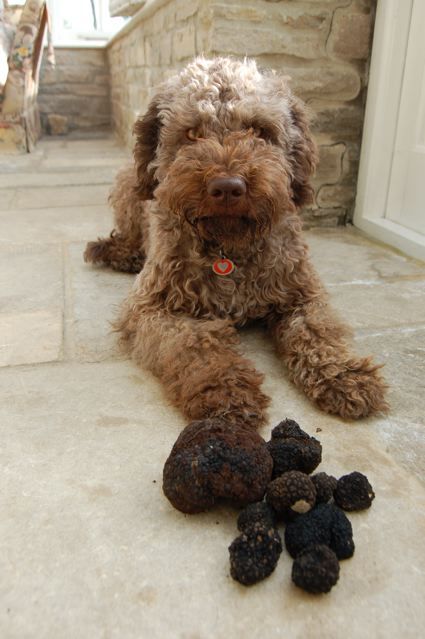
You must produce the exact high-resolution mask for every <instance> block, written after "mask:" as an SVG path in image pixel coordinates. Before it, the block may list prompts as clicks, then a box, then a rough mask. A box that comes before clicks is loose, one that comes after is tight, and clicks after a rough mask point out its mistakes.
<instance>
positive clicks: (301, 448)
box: [267, 419, 322, 478]
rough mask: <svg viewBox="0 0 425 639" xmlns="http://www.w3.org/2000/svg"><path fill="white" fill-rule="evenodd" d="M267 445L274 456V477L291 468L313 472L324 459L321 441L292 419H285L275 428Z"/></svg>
mask: <svg viewBox="0 0 425 639" xmlns="http://www.w3.org/2000/svg"><path fill="white" fill-rule="evenodd" d="M267 447H268V449H269V452H270V454H271V456H272V457H273V478H275V477H279V475H282V474H283V473H286V472H287V471H289V470H299V471H301V472H303V473H307V474H309V473H312V472H313V470H314V469H315V468H316V467H317V466H318V465H319V464H320V462H321V460H322V445H321V444H320V442H319V441H318V440H317V439H315V438H314V437H310V435H308V434H307V433H305V432H304V431H303V430H301V428H300V427H299V425H298V424H297V422H294V421H293V420H292V419H285V420H284V421H283V422H281V423H280V424H278V425H277V426H275V428H273V430H272V434H271V440H270V441H269V442H267Z"/></svg>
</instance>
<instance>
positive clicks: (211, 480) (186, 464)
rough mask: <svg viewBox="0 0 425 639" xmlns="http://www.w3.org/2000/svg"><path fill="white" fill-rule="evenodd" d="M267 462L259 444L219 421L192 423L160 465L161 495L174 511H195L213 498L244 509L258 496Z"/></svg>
mask: <svg viewBox="0 0 425 639" xmlns="http://www.w3.org/2000/svg"><path fill="white" fill-rule="evenodd" d="M272 466H273V460H272V458H271V457H270V454H269V452H268V450H267V446H266V443H265V441H264V440H263V439H262V438H261V437H260V435H258V433H256V432H255V431H254V430H252V429H250V428H248V427H246V426H242V425H240V426H235V425H232V424H229V423H227V422H225V421H224V420H222V419H218V418H215V419H205V420H199V421H195V422H192V423H191V424H189V425H188V426H186V428H185V429H184V430H183V432H182V433H181V434H180V436H179V438H178V439H177V441H176V443H175V444H174V446H173V449H172V451H171V453H170V455H169V457H168V459H167V461H166V462H165V465H164V472H163V491H164V494H165V495H166V497H167V498H168V499H169V500H170V502H171V503H172V504H173V506H174V507H175V508H177V509H178V510H181V511H182V512H184V513H197V512H202V511H204V510H207V509H208V508H211V507H212V506H213V505H214V503H215V502H216V500H217V499H218V498H224V499H227V500H230V501H232V502H234V503H236V504H238V505H243V506H245V505H246V504H249V503H251V502H255V501H259V500H261V499H262V498H263V496H264V493H265V491H266V488H267V484H268V483H269V481H270V479H271V474H272Z"/></svg>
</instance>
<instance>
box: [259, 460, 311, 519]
mask: <svg viewBox="0 0 425 639" xmlns="http://www.w3.org/2000/svg"><path fill="white" fill-rule="evenodd" d="M266 501H267V503H269V504H270V506H272V508H274V510H275V511H276V512H277V514H278V515H281V516H282V517H283V518H284V519H285V518H286V517H287V516H288V515H290V514H291V513H292V514H299V513H306V512H308V511H309V510H310V509H311V508H313V506H314V505H315V503H316V489H315V487H314V484H313V482H312V481H311V479H310V477H309V476H308V475H306V474H305V473H300V471H298V470H290V471H288V472H287V473H283V475H281V476H280V477H277V478H276V479H274V480H273V481H272V482H270V484H269V485H268V486H267V491H266Z"/></svg>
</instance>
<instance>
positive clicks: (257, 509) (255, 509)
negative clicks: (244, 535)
mask: <svg viewBox="0 0 425 639" xmlns="http://www.w3.org/2000/svg"><path fill="white" fill-rule="evenodd" d="M255 524H261V525H262V526H265V527H266V528H274V526H275V525H276V513H275V512H274V510H273V508H271V507H270V506H269V504H267V503H266V502H265V501H260V502H257V503H256V504H248V506H246V507H245V508H244V509H243V510H242V512H241V513H240V514H239V517H238V529H239V530H240V531H241V532H245V531H246V530H248V529H249V528H251V527H252V526H254V525H255Z"/></svg>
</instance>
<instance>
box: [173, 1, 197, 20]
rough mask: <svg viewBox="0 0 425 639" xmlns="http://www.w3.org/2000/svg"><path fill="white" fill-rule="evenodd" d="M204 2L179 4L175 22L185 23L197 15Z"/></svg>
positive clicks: (177, 4)
mask: <svg viewBox="0 0 425 639" xmlns="http://www.w3.org/2000/svg"><path fill="white" fill-rule="evenodd" d="M200 4H202V0H185V2H177V3H176V7H175V10H176V12H175V21H176V22H184V21H186V20H187V19H188V18H191V17H192V16H194V15H195V14H196V12H197V11H198V9H199V5H200Z"/></svg>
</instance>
